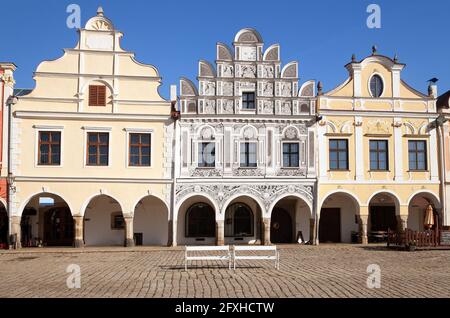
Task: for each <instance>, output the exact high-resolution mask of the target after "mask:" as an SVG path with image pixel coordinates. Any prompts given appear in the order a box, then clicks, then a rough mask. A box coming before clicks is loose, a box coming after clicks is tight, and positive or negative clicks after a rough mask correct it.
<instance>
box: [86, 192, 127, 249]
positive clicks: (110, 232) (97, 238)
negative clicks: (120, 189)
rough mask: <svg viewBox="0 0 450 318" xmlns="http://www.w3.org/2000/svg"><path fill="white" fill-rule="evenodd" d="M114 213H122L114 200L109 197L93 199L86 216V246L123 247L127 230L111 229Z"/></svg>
mask: <svg viewBox="0 0 450 318" xmlns="http://www.w3.org/2000/svg"><path fill="white" fill-rule="evenodd" d="M114 212H121V208H120V205H119V204H118V203H117V202H116V201H115V200H114V199H111V198H110V197H107V196H99V197H96V198H94V199H92V201H91V202H90V203H89V205H88V207H87V208H86V213H85V215H84V241H85V245H86V246H123V244H124V240H125V230H124V229H121V230H116V229H112V228H111V214H112V213H114Z"/></svg>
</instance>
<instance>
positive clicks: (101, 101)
mask: <svg viewBox="0 0 450 318" xmlns="http://www.w3.org/2000/svg"><path fill="white" fill-rule="evenodd" d="M89 106H106V86H103V85H89Z"/></svg>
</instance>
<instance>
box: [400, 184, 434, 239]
mask: <svg viewBox="0 0 450 318" xmlns="http://www.w3.org/2000/svg"><path fill="white" fill-rule="evenodd" d="M430 205H431V206H432V208H433V214H434V223H435V224H434V226H433V227H432V229H435V228H436V226H440V225H441V217H440V214H439V209H440V206H441V205H440V203H439V200H438V199H437V198H436V197H435V196H434V195H433V194H431V193H427V192H423V193H417V194H416V195H414V196H413V197H412V198H411V200H410V201H409V204H408V221H407V228H409V229H411V230H413V231H419V232H422V231H424V230H425V224H424V221H425V211H426V209H427V208H428V206H430Z"/></svg>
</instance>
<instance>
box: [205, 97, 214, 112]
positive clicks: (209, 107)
mask: <svg viewBox="0 0 450 318" xmlns="http://www.w3.org/2000/svg"><path fill="white" fill-rule="evenodd" d="M215 109H216V103H215V101H213V100H207V101H206V102H205V113H206V114H214V113H215Z"/></svg>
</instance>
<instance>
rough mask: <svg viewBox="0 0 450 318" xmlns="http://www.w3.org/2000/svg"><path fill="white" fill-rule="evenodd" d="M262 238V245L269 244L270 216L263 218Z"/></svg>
mask: <svg viewBox="0 0 450 318" xmlns="http://www.w3.org/2000/svg"><path fill="white" fill-rule="evenodd" d="M263 229H264V231H263V239H262V240H261V244H262V245H270V244H271V243H270V218H264V219H263Z"/></svg>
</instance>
